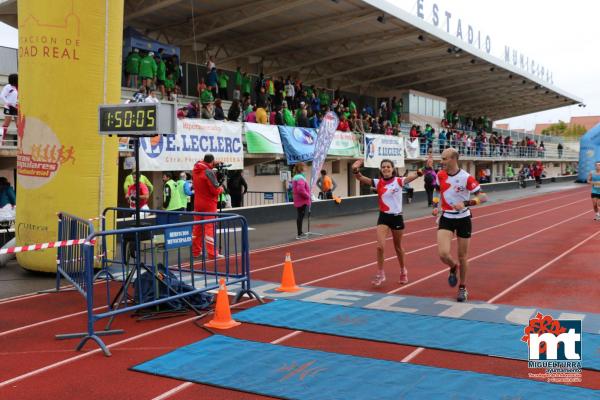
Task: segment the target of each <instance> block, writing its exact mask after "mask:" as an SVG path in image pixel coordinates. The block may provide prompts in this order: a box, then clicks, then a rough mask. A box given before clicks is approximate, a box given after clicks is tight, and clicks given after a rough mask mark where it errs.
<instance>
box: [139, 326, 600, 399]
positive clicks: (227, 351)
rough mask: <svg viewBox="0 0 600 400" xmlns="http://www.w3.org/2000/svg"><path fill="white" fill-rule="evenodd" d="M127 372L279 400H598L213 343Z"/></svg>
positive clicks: (422, 369)
mask: <svg viewBox="0 0 600 400" xmlns="http://www.w3.org/2000/svg"><path fill="white" fill-rule="evenodd" d="M133 370H134V371H139V372H146V373H149V374H153V375H160V376H166V377H170V378H176V379H181V380H186V381H191V382H196V383H203V384H208V385H213V386H219V387H224V388H229V389H236V390H241V391H245V392H250V393H256V394H261V395H267V396H274V397H280V398H285V399H302V400H307V399H318V400H334V399H336V400H337V399H343V400H366V399H378V400H387V399H389V400H399V399H403V400H412V399H414V400H422V399H431V400H437V399H447V400H451V399H461V400H475V399H498V400H505V399H531V400H535V399H544V400H546V399H550V398H551V399H561V400H563V399H565V400H567V399H578V400H580V399H590V400H591V399H600V394H599V393H598V392H597V391H594V390H590V389H583V388H577V387H569V386H562V385H556V384H549V383H543V382H534V381H530V380H526V379H517V378H508V377H502V376H495V375H488V374H480V373H476V372H465V371H456V370H451V369H444V368H434V367H426V366H421V365H416V364H408V363H398V362H393V361H385V360H377V359H372V358H364V357H356V356H349V355H343V354H336V353H327V352H323V351H317V350H306V349H300V348H295V347H287V346H281V345H273V344H267V343H260V342H251V341H246V340H240V339H233V338H229V337H226V336H220V335H215V336H211V337H210V338H208V339H205V340H201V341H199V342H196V343H193V344H191V345H188V346H185V347H181V348H179V349H177V350H175V351H173V352H171V353H168V354H165V355H163V356H160V357H158V358H155V359H154V360H151V361H147V362H145V363H142V364H140V365H137V366H135V367H133Z"/></svg>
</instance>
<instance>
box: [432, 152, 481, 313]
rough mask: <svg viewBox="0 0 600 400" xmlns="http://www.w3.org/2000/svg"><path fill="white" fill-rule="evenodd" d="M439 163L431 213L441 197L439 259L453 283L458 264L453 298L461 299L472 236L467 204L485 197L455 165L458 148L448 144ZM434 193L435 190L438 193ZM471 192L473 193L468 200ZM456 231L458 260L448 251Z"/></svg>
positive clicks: (465, 291)
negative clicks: (440, 166)
mask: <svg viewBox="0 0 600 400" xmlns="http://www.w3.org/2000/svg"><path fill="white" fill-rule="evenodd" d="M442 165H443V167H444V169H443V170H442V171H440V172H439V173H438V174H437V179H436V185H437V187H436V190H437V193H439V195H436V197H435V198H434V199H433V202H434V210H433V215H435V216H437V215H438V214H439V211H438V202H439V200H440V199H441V209H442V210H441V214H440V215H439V218H438V221H439V227H438V235H437V239H438V253H439V255H440V259H441V260H442V262H443V263H444V264H446V265H448V266H449V267H450V275H449V276H448V284H449V285H450V286H451V287H455V286H456V284H457V283H458V281H457V279H456V269H457V268H460V285H459V287H458V295H457V298H456V300H457V301H459V302H463V301H466V300H467V297H468V292H467V287H466V284H467V270H468V261H467V259H468V257H467V253H468V251H469V241H470V238H471V211H470V210H469V206H473V205H477V204H479V203H480V202H483V201H485V197H484V196H481V197H479V196H478V195H479V193H480V192H481V187H480V186H479V183H478V182H477V180H476V179H475V178H474V177H473V176H471V175H469V173H468V172H466V171H465V170H463V169H460V168H459V167H458V152H457V151H456V149H453V148H449V149H446V150H444V151H443V152H442ZM437 193H436V194H437ZM471 194H473V195H475V196H476V197H475V198H474V199H473V200H470V197H471ZM455 232H456V238H457V239H456V240H457V242H458V261H459V263H457V262H456V261H454V259H453V258H452V255H451V254H450V245H451V243H452V237H453V236H454V233H455Z"/></svg>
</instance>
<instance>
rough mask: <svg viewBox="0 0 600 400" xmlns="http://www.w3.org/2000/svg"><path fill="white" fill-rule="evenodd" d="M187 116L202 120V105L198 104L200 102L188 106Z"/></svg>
mask: <svg viewBox="0 0 600 400" xmlns="http://www.w3.org/2000/svg"><path fill="white" fill-rule="evenodd" d="M186 116H187V117H188V118H200V103H198V100H192V101H190V104H188V106H187V113H186Z"/></svg>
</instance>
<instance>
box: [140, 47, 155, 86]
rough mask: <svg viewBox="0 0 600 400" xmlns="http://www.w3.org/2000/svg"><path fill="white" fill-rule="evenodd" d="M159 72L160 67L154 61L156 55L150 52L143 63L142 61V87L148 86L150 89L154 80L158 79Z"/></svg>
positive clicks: (143, 59)
mask: <svg viewBox="0 0 600 400" xmlns="http://www.w3.org/2000/svg"><path fill="white" fill-rule="evenodd" d="M157 70H158V66H157V65H156V61H154V53H153V52H150V53H148V55H147V56H146V57H144V58H142V61H140V78H141V79H142V86H146V87H147V88H149V87H150V86H151V85H152V83H153V82H154V79H155V78H156V73H157Z"/></svg>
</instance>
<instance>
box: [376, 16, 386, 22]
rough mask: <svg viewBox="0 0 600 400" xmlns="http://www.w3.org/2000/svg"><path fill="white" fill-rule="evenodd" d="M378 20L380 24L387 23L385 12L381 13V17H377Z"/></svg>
mask: <svg viewBox="0 0 600 400" xmlns="http://www.w3.org/2000/svg"><path fill="white" fill-rule="evenodd" d="M377 21H378V22H379V23H380V24H385V14H381V15H380V16H379V17H377Z"/></svg>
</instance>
